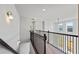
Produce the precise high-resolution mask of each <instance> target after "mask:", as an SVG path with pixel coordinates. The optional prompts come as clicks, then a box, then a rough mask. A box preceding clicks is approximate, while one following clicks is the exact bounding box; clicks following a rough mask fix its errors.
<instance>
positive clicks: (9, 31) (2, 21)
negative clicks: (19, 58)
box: [0, 4, 20, 50]
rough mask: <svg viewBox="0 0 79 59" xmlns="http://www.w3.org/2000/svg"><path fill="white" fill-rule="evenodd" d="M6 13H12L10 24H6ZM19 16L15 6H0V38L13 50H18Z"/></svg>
mask: <svg viewBox="0 0 79 59" xmlns="http://www.w3.org/2000/svg"><path fill="white" fill-rule="evenodd" d="M7 11H12V13H13V18H14V19H13V20H12V21H11V23H10V24H8V23H7V22H6V17H5V14H6V12H7ZM19 23H20V21H19V14H18V12H17V10H16V8H15V5H11V4H9V5H8V4H2V5H0V38H2V39H3V40H4V41H5V42H7V43H8V44H9V45H10V46H11V47H13V48H14V49H15V50H16V49H17V48H18V45H17V42H18V40H19V25H20V24H19Z"/></svg>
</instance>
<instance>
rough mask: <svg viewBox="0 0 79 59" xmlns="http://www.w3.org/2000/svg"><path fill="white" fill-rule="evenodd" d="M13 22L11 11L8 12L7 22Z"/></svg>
mask: <svg viewBox="0 0 79 59" xmlns="http://www.w3.org/2000/svg"><path fill="white" fill-rule="evenodd" d="M12 20H13V14H12V12H11V11H8V12H7V13H6V21H7V23H10V22H11V21H12Z"/></svg>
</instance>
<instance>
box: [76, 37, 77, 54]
mask: <svg viewBox="0 0 79 59" xmlns="http://www.w3.org/2000/svg"><path fill="white" fill-rule="evenodd" d="M76 54H77V37H76Z"/></svg>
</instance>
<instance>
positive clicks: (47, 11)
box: [15, 4, 77, 20]
mask: <svg viewBox="0 0 79 59" xmlns="http://www.w3.org/2000/svg"><path fill="white" fill-rule="evenodd" d="M15 6H16V8H17V10H18V12H19V14H20V16H23V17H27V18H37V19H43V20H57V19H58V18H60V19H65V18H70V17H75V16H77V5H76V4H16V5H15Z"/></svg>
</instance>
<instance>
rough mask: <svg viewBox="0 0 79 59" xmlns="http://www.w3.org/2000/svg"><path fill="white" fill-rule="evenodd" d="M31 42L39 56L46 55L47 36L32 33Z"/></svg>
mask: <svg viewBox="0 0 79 59" xmlns="http://www.w3.org/2000/svg"><path fill="white" fill-rule="evenodd" d="M30 40H31V43H32V46H33V48H34V50H35V53H37V54H46V35H45V34H44V35H43V36H42V35H39V34H37V33H35V32H33V31H30Z"/></svg>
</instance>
